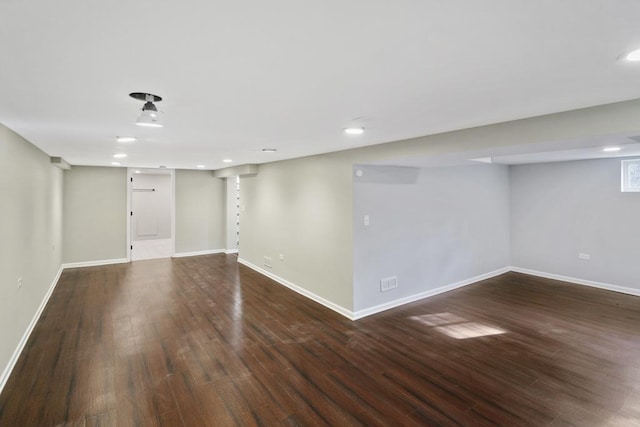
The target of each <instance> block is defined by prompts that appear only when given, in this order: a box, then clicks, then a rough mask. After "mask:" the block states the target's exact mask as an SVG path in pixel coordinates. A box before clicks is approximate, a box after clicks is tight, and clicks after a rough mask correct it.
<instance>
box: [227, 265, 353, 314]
mask: <svg viewBox="0 0 640 427" xmlns="http://www.w3.org/2000/svg"><path fill="white" fill-rule="evenodd" d="M238 262H239V263H240V264H242V265H245V266H247V267H249V268H250V269H252V270H255V271H257V272H258V273H260V274H262V275H264V276H267V277H268V278H270V279H271V280H274V281H275V282H277V283H279V284H281V285H282V286H285V287H287V288H289V289H291V290H292V291H294V292H297V293H299V294H300V295H302V296H305V297H307V298H309V299H310V300H313V301H315V302H317V303H318V304H321V305H323V306H325V307H327V308H328V309H331V310H333V311H335V312H336V313H338V314H340V315H342V316H344V317H346V318H347V319H349V320H355V319H354V318H353V313H352V312H351V311H350V310H347V309H346V308H344V307H342V306H340V305H338V304H336V303H333V302H331V301H329V300H327V299H324V298H322V297H321V296H319V295H316V294H314V293H313V292H310V291H308V290H306V289H304V288H301V287H300V286H298V285H295V284H293V283H291V282H289V281H288V280H286V279H283V278H282V277H280V276H277V275H275V274H273V273H272V272H270V271H267V270H265V269H263V268H260V267H258V266H257V265H255V264H252V263H250V262H249V261H247V260H246V259H243V258H240V257H238Z"/></svg>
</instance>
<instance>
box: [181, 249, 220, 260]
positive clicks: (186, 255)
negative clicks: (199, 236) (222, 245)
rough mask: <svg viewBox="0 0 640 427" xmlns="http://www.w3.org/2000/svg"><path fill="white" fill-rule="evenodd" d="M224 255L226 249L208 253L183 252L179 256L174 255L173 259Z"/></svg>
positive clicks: (207, 251)
mask: <svg viewBox="0 0 640 427" xmlns="http://www.w3.org/2000/svg"><path fill="white" fill-rule="evenodd" d="M223 253H225V249H208V250H206V251H196V252H181V253H178V254H173V255H172V256H171V258H184V257H188V256H200V255H213V254H223Z"/></svg>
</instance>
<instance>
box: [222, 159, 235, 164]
mask: <svg viewBox="0 0 640 427" xmlns="http://www.w3.org/2000/svg"><path fill="white" fill-rule="evenodd" d="M223 162H224V163H231V162H233V160H231V159H224V160H223Z"/></svg>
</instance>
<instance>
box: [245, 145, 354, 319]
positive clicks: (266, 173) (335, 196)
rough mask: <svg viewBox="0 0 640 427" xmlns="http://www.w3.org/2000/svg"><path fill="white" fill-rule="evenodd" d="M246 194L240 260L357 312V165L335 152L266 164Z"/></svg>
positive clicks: (247, 185) (247, 180)
mask: <svg viewBox="0 0 640 427" xmlns="http://www.w3.org/2000/svg"><path fill="white" fill-rule="evenodd" d="M240 191H241V195H240V205H241V209H240V258H242V259H243V260H246V261H248V262H250V263H251V264H254V265H256V266H258V267H260V268H264V269H265V270H269V271H270V272H271V273H273V274H275V275H277V276H279V277H281V278H283V279H285V280H287V281H289V282H292V283H293V284H295V285H297V286H300V287H302V288H304V289H306V290H307V291H309V292H312V293H313V294H315V295H317V296H319V297H321V298H324V299H326V300H328V301H330V302H332V303H334V304H337V305H339V306H340V307H342V308H344V309H346V310H351V309H352V305H353V290H352V285H351V281H352V251H351V217H352V213H351V210H352V207H351V164H350V163H349V162H348V161H345V160H344V159H343V158H342V156H333V155H330V154H329V155H324V156H316V157H308V158H303V159H297V160H290V161H284V162H276V163H268V164H263V165H260V170H259V172H258V174H257V175H256V176H251V177H245V176H242V177H241V178H240ZM280 254H282V255H283V256H284V260H283V261H281V260H280V259H279V257H280ZM265 256H267V257H270V258H271V259H272V267H271V268H268V267H265V266H264V262H263V257H265ZM276 286H280V285H276Z"/></svg>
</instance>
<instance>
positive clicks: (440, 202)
mask: <svg viewBox="0 0 640 427" xmlns="http://www.w3.org/2000/svg"><path fill="white" fill-rule="evenodd" d="M402 169H405V170H406V171H405V172H403V171H402ZM354 170H355V171H360V172H358V174H354V189H353V206H354V208H353V211H354V212H353V213H354V215H353V222H354V225H353V235H354V237H353V252H354V271H353V276H354V309H355V311H358V310H363V309H367V308H371V307H374V306H377V305H381V304H384V303H388V302H391V301H394V300H398V299H401V298H405V297H410V296H413V295H417V294H420V293H423V292H426V291H429V290H433V289H436V288H440V287H443V286H446V285H450V284H453V283H456V282H459V281H462V280H465V279H469V278H472V277H475V276H478V275H481V274H485V273H489V272H492V271H495V270H498V269H501V268H505V267H508V266H509V261H510V248H509V245H510V241H509V175H508V167H507V166H490V165H477V166H459V167H447V168H427V169H415V168H393V167H391V168H390V167H386V166H355V167H354ZM412 170H413V171H415V179H413V180H411V179H408V178H411V176H410V175H411V171H412ZM407 172H409V173H407ZM358 175H362V176H358ZM365 216H367V217H368V220H369V225H365ZM390 276H397V278H398V287H397V288H395V289H391V290H388V291H386V292H381V291H380V279H382V278H387V277H390Z"/></svg>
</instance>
